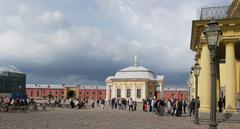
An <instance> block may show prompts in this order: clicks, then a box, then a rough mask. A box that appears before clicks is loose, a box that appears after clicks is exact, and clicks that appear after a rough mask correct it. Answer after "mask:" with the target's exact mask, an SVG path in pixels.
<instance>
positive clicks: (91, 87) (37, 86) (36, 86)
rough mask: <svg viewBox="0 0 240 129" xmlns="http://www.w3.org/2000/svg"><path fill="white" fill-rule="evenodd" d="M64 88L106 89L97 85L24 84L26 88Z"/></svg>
mask: <svg viewBox="0 0 240 129" xmlns="http://www.w3.org/2000/svg"><path fill="white" fill-rule="evenodd" d="M64 87H79V89H106V87H105V86H99V85H66V84H26V88H39V89H41V88H49V89H64Z"/></svg>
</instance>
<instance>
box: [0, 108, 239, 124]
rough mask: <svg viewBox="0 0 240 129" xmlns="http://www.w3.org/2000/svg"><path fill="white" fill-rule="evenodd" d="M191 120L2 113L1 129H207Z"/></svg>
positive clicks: (107, 113)
mask: <svg viewBox="0 0 240 129" xmlns="http://www.w3.org/2000/svg"><path fill="white" fill-rule="evenodd" d="M218 127H219V129H239V128H240V123H237V122H235V123H229V122H228V123H220V124H219V125H218ZM207 128H208V123H207V122H201V123H200V125H194V124H193V123H192V121H191V118H189V117H187V116H182V117H172V116H167V115H165V116H155V115H153V114H152V113H147V112H142V111H136V112H128V111H121V110H110V109H104V110H102V109H83V110H77V109H53V110H48V111H45V112H43V111H38V112H27V113H0V129H207Z"/></svg>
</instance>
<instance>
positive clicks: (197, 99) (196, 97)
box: [192, 63, 201, 124]
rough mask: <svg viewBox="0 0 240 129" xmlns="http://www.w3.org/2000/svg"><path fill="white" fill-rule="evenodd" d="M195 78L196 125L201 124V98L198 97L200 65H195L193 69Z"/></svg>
mask: <svg viewBox="0 0 240 129" xmlns="http://www.w3.org/2000/svg"><path fill="white" fill-rule="evenodd" d="M192 70H193V72H194V76H195V110H194V124H199V119H198V105H199V97H198V77H199V74H200V70H201V67H200V66H199V64H198V63H196V64H195V65H194V67H193V68H192Z"/></svg>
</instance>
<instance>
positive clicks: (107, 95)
mask: <svg viewBox="0 0 240 129" xmlns="http://www.w3.org/2000/svg"><path fill="white" fill-rule="evenodd" d="M109 89H110V86H109V85H108V84H107V87H106V100H109V99H110V92H109Z"/></svg>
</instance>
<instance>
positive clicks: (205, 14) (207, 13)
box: [200, 6, 229, 20]
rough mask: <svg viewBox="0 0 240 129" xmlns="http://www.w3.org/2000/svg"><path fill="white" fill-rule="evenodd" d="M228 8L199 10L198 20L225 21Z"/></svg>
mask: <svg viewBox="0 0 240 129" xmlns="http://www.w3.org/2000/svg"><path fill="white" fill-rule="evenodd" d="M228 8H229V6H218V7H207V8H202V9H201V14H200V20H209V19H212V18H214V19H225V18H227V16H228V14H227V11H228Z"/></svg>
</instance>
